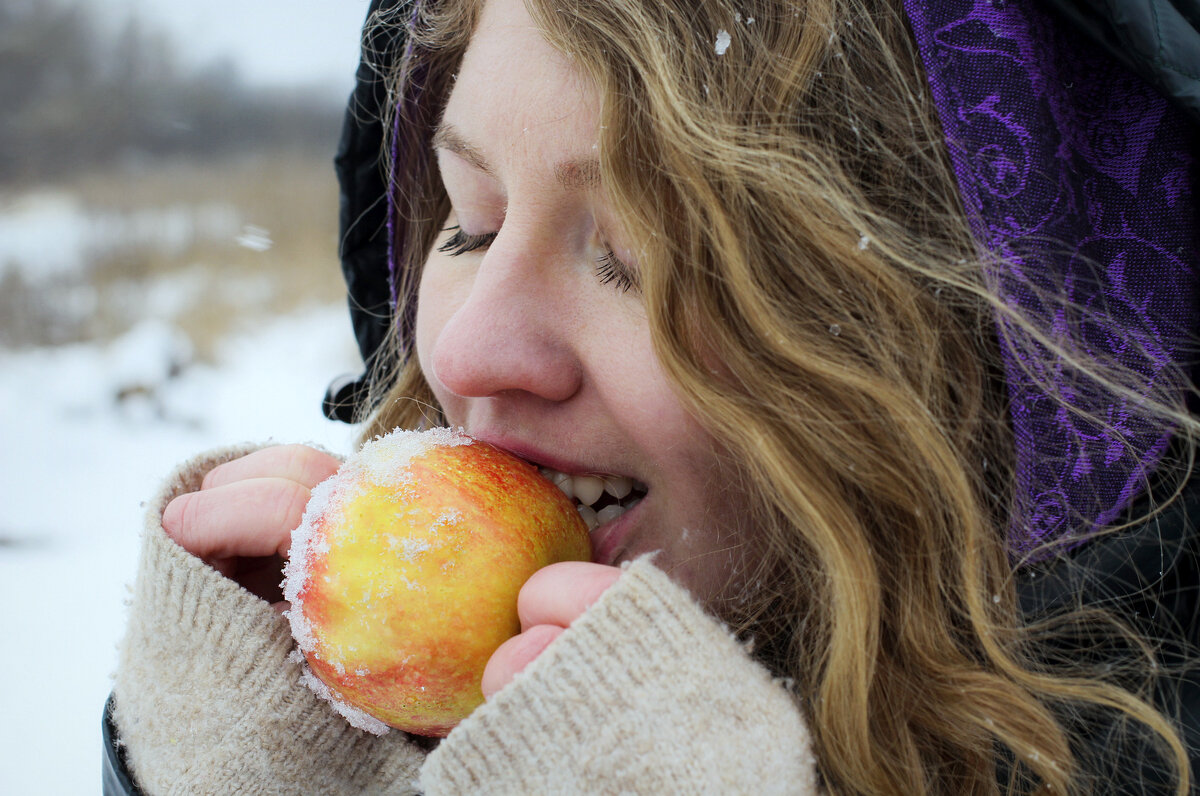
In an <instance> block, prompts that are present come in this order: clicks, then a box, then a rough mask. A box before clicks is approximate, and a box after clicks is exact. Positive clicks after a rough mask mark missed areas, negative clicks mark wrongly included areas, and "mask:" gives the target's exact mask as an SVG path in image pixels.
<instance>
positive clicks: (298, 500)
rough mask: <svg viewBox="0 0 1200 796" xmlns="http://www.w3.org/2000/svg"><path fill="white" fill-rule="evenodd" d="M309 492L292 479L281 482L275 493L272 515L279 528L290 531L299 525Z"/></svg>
mask: <svg viewBox="0 0 1200 796" xmlns="http://www.w3.org/2000/svg"><path fill="white" fill-rule="evenodd" d="M310 495H311V493H310V492H309V491H308V490H307V489H305V488H304V486H302V485H301V484H298V483H296V482H294V481H287V482H281V483H279V485H278V491H277V493H276V495H275V507H274V516H275V517H276V519H277V521H278V525H279V527H280V528H282V529H285V530H288V531H291V530H294V529H295V528H296V527H297V526H299V525H300V520H301V519H303V517H304V509H305V508H306V507H307V506H308V499H309V497H310Z"/></svg>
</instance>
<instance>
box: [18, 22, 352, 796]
mask: <svg viewBox="0 0 1200 796" xmlns="http://www.w3.org/2000/svg"><path fill="white" fill-rule="evenodd" d="M366 10H367V0H322V2H320V3H306V4H300V3H295V2H288V0H205V1H204V2H197V3H166V2H162V0H0V402H2V403H0V408H2V410H3V411H0V442H2V444H3V447H2V450H3V453H4V455H3V457H2V458H0V605H2V606H3V608H0V645H2V654H0V682H3V688H0V756H2V759H0V793H13V794H16V793H71V794H75V793H99V792H100V784H99V770H100V768H99V762H100V754H101V749H100V720H101V710H102V706H103V703H104V699H105V697H106V695H107V693H108V691H109V689H110V687H111V674H112V671H113V668H114V666H115V661H116V645H117V643H118V641H119V638H120V635H121V632H122V628H123V624H124V616H125V615H124V611H125V608H124V601H125V599H126V598H127V594H128V586H129V584H130V583H131V582H132V580H133V577H134V573H135V571H136V558H137V551H138V537H139V534H140V532H141V526H142V512H143V507H142V505H141V504H142V502H143V501H145V500H146V499H147V498H149V497H150V496H151V494H152V493H153V492H154V490H155V489H156V487H157V485H158V483H159V482H160V481H161V480H162V478H163V477H164V476H165V475H166V474H167V473H168V472H169V471H170V469H171V468H172V467H174V466H175V465H176V464H177V463H178V462H180V461H181V460H183V459H185V458H187V457H188V456H190V455H192V454H194V453H196V452H199V451H201V450H204V449H206V448H210V447H214V446H217V445H223V444H227V443H233V442H241V441H245V440H250V441H270V440H276V441H281V442H292V441H300V442H314V443H317V444H320V445H323V446H325V447H327V448H330V449H332V450H335V451H339V452H346V451H348V450H349V446H350V445H351V444H352V439H353V430H352V429H350V428H349V427H346V426H341V425H338V424H333V423H329V422H327V421H325V420H324V419H323V417H322V416H321V412H320V400H321V397H322V394H323V391H324V388H325V385H326V383H327V382H328V381H329V380H331V379H332V378H333V377H335V376H337V375H338V374H340V373H344V372H349V371H356V370H357V369H358V368H359V367H360V362H359V359H358V354H357V351H356V349H355V346H354V342H353V336H352V333H351V329H350V324H349V322H348V318H347V314H346V309H345V300H344V293H343V287H342V283H341V276H340V272H339V269H338V263H337V205H338V198H337V186H336V183H335V180H334V175H333V169H332V158H333V154H334V149H335V147H336V144H337V138H338V134H339V130H340V125H341V114H342V106H343V103H344V101H345V99H346V97H347V96H348V94H349V92H350V90H351V89H352V87H353V76H354V70H355V66H356V63H357V59H358V41H359V33H360V29H361V25H362V21H363V18H364V16H365V14H366Z"/></svg>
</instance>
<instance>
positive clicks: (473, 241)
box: [437, 226, 637, 293]
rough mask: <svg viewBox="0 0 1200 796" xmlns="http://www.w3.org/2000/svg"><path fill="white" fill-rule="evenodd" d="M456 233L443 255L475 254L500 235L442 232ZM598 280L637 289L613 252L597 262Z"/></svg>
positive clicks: (440, 248)
mask: <svg viewBox="0 0 1200 796" xmlns="http://www.w3.org/2000/svg"><path fill="white" fill-rule="evenodd" d="M451 230H453V231H454V234H453V235H451V236H450V237H449V238H447V239H446V240H445V241H443V242H442V244H441V245H440V246H438V248H437V250H438V251H439V252H442V253H443V254H448V255H450V256H451V257H457V256H458V255H460V254H466V253H467V252H473V251H475V250H476V249H485V248H487V247H488V246H490V245H491V244H492V241H493V240H495V239H496V235H497V234H498V233H495V232H485V233H484V234H482V235H471V234H469V233H467V232H464V231H463V229H462V227H458V226H454V227H447V228H446V229H444V230H442V232H450V231H451ZM596 278H598V279H599V280H600V284H602V285H612V286H613V287H615V288H616V289H617V290H620V291H621V292H622V293H625V292H627V291H629V290H632V289H634V288H636V287H637V281H636V280H635V279H634V278H633V276H632V275H631V274H630V273H629V269H628V267H626V265H625V263H623V262H621V260H620V259H619V258H618V257H617V255H616V254H615V253H613V252H612V251H611V250H610V251H606V252H605V253H604V254H603V255H601V256H600V258H599V259H598V260H596Z"/></svg>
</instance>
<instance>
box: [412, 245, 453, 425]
mask: <svg viewBox="0 0 1200 796" xmlns="http://www.w3.org/2000/svg"><path fill="white" fill-rule="evenodd" d="M447 258H448V255H445V254H439V253H438V252H436V251H435V252H433V253H431V254H430V255H429V258H428V260H427V261H426V263H425V268H424V270H423V271H422V274H421V285H420V289H419V290H418V292H417V323H416V336H417V339H416V344H417V346H416V347H417V362H418V363H419V364H420V366H421V373H422V374H423V375H424V376H425V381H426V382H427V383H428V384H429V387H430V388H431V389H432V390H433V392H434V395H436V396H437V398H438V400H439V401H444V400H445V399H446V398H447V397H448V396H447V390H446V389H445V388H444V387H443V386H442V384H441V383H440V382H439V381H438V380H437V377H436V375H435V373H434V369H433V351H434V348H435V347H436V346H437V342H438V338H439V337H440V336H441V334H442V330H443V329H445V328H446V324H447V323H448V322H449V320H450V318H451V317H453V315H454V313H455V311H456V310H457V309H458V306H459V304H460V300H459V296H458V294H459V289H458V286H456V284H455V282H454V280H453V279H452V278H451V277H450V274H452V273H453V272H452V271H451V270H450V269H448V268H446V265H447V263H445V262H442V261H443V260H446V259H447ZM443 406H445V404H444V403H443Z"/></svg>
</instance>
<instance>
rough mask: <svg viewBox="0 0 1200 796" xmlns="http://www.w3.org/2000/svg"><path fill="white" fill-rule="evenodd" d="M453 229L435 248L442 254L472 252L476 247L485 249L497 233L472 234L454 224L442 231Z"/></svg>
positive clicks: (456, 254) (452, 254)
mask: <svg viewBox="0 0 1200 796" xmlns="http://www.w3.org/2000/svg"><path fill="white" fill-rule="evenodd" d="M450 230H454V234H453V235H451V236H450V237H449V238H447V239H446V240H445V241H443V242H442V245H441V246H438V248H437V250H438V251H439V252H442V253H444V254H449V255H450V256H451V257H456V256H458V255H460V254H466V253H467V252H473V251H475V250H476V249H485V248H487V247H488V246H491V245H492V241H493V240H495V239H496V235H497V233H495V232H485V233H483V234H482V235H472V234H470V233H468V232H464V231H463V228H462V227H458V226H454V227H447V228H446V229H444V230H442V232H449V231H450Z"/></svg>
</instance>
